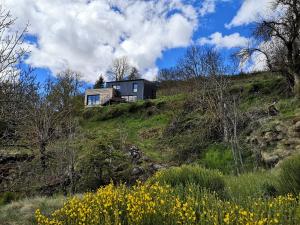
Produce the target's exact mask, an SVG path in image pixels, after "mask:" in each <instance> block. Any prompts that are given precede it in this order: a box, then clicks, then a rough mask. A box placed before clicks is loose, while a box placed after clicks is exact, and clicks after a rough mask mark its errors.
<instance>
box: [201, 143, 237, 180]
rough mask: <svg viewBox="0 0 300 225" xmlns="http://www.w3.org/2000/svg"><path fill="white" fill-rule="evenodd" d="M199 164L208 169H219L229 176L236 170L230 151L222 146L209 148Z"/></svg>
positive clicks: (217, 145) (215, 145)
mask: <svg viewBox="0 0 300 225" xmlns="http://www.w3.org/2000/svg"><path fill="white" fill-rule="evenodd" d="M198 162H199V163H200V164H201V165H203V166H204V167H206V168H209V169H218V170H220V171H222V172H223V173H227V174H229V173H231V172H232V171H233V169H234V168H233V158H232V153H231V151H230V149H229V148H228V147H227V146H225V145H221V144H213V145H211V146H209V147H208V149H207V150H206V152H205V153H204V154H203V156H202V157H201V158H200V159H199V160H198Z"/></svg>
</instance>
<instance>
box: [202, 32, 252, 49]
mask: <svg viewBox="0 0 300 225" xmlns="http://www.w3.org/2000/svg"><path fill="white" fill-rule="evenodd" d="M249 41H250V39H248V38H246V37H243V36H241V35H240V34H239V33H234V34H230V35H224V36H223V35H222V34H221V33H220V32H216V33H213V34H212V35H210V36H209V37H208V38H206V37H203V38H200V39H199V40H198V43H199V44H200V45H213V46H215V47H216V48H219V49H221V48H227V49H231V48H237V47H246V46H247V45H248V44H249Z"/></svg>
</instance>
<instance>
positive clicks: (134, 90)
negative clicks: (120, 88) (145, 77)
mask: <svg viewBox="0 0 300 225" xmlns="http://www.w3.org/2000/svg"><path fill="white" fill-rule="evenodd" d="M132 91H133V92H137V91H138V84H136V83H134V84H133V85H132Z"/></svg>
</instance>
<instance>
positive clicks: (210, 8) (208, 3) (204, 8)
mask: <svg viewBox="0 0 300 225" xmlns="http://www.w3.org/2000/svg"><path fill="white" fill-rule="evenodd" d="M229 1H231V0H204V1H203V2H202V4H201V7H200V9H199V14H200V15H201V16H205V15H206V14H209V13H214V12H215V11H216V5H217V3H218V2H229Z"/></svg>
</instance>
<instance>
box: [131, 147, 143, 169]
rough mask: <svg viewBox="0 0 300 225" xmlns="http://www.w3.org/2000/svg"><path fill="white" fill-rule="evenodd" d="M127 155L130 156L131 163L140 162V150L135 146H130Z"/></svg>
mask: <svg viewBox="0 0 300 225" xmlns="http://www.w3.org/2000/svg"><path fill="white" fill-rule="evenodd" d="M129 157H131V160H132V163H133V164H140V160H141V158H142V152H141V151H140V150H139V148H138V147H136V146H134V145H133V146H131V147H130V148H129Z"/></svg>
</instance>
